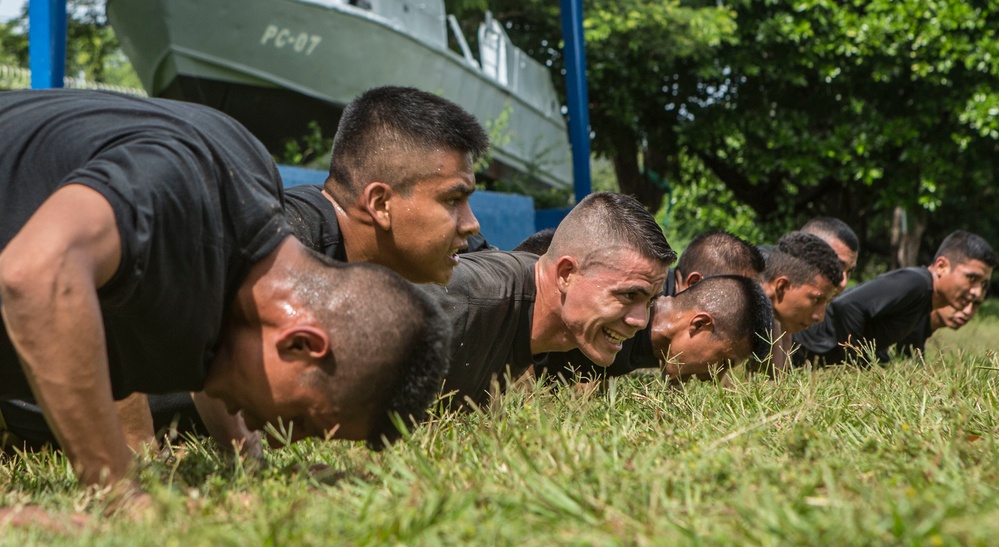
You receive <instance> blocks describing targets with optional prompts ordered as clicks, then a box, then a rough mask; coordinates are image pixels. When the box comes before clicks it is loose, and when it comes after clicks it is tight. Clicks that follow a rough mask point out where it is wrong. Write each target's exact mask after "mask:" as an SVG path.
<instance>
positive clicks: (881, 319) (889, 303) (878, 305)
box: [794, 268, 933, 363]
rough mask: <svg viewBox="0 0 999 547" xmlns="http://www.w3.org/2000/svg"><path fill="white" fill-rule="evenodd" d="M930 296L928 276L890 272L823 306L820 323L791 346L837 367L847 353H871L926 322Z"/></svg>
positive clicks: (919, 272) (923, 272)
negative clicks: (823, 311) (797, 344)
mask: <svg viewBox="0 0 999 547" xmlns="http://www.w3.org/2000/svg"><path fill="white" fill-rule="evenodd" d="M932 296H933V280H932V278H931V277H930V272H929V270H927V269H926V268H904V269H901V270H894V271H891V272H888V273H886V274H883V275H881V276H878V277H877V278H875V279H873V280H871V281H868V282H866V283H861V284H860V285H857V286H856V287H852V288H850V289H848V290H847V291H846V292H844V293H843V294H842V295H841V296H840V297H839V298H837V299H835V300H833V302H832V303H831V304H830V305H829V307H828V309H827V310H826V315H825V318H824V319H823V321H822V322H820V323H818V324H816V325H813V326H812V327H811V328H809V329H807V330H805V331H802V332H800V333H797V334H795V335H794V341H795V342H798V343H799V344H801V345H802V347H803V348H804V349H805V350H806V352H807V353H809V354H814V355H818V356H821V357H823V358H824V359H825V361H826V362H827V363H837V362H841V361H843V360H844V359H845V358H846V356H847V354H848V353H850V354H857V353H858V352H859V353H863V352H866V351H868V350H873V351H874V352H875V353H877V352H878V351H881V350H886V349H887V348H889V347H890V346H892V345H893V344H896V343H898V342H899V341H901V340H902V339H904V338H905V337H906V336H908V335H909V333H911V332H912V331H913V330H914V329H916V328H917V327H918V326H919V325H920V324H921V323H922V322H923V321H924V320H925V319H926V317H927V316H928V315H929V313H930V307H931V306H932ZM844 345H848V346H849V349H847V348H844Z"/></svg>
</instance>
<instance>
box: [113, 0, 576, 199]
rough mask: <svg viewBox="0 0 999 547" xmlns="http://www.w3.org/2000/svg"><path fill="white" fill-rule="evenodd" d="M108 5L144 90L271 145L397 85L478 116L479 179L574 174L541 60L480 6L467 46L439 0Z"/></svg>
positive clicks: (326, 129)
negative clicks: (370, 92) (485, 149)
mask: <svg viewBox="0 0 999 547" xmlns="http://www.w3.org/2000/svg"><path fill="white" fill-rule="evenodd" d="M107 16H108V21H109V22H110V24H111V25H112V27H113V28H114V30H115V33H116V34H117V36H118V39H119V40H120V42H121V45H122V49H123V50H124V51H125V53H126V55H128V57H129V59H130V60H131V62H132V65H133V66H134V67H135V70H136V72H137V73H138V75H139V78H140V80H141V81H142V85H143V87H144V88H145V89H146V91H147V92H148V93H149V95H150V96H155V97H167V98H173V99H180V100H185V101H192V102H197V103H202V104H206V105H209V106H212V107H214V108H217V109H219V110H222V111H223V112H226V113H228V114H229V115H231V116H232V117H234V118H236V119H237V120H239V121H240V122H241V123H243V124H244V125H245V126H246V127H247V128H248V129H249V130H250V131H251V132H253V133H254V134H255V135H256V136H257V137H258V138H260V139H261V141H262V142H263V143H264V144H265V146H267V147H268V149H270V150H271V151H272V153H279V152H280V150H281V149H282V148H283V147H284V146H285V144H286V143H287V141H288V140H289V139H295V138H300V137H302V136H303V135H306V134H308V133H309V124H310V122H314V123H317V124H318V125H319V127H320V128H321V130H322V133H323V135H327V136H330V135H333V134H334V132H335V129H336V124H337V122H338V121H339V116H340V113H341V112H342V109H343V107H344V105H346V104H347V103H348V102H350V100H351V99H353V98H354V97H356V96H357V95H358V94H360V93H361V92H363V91H364V90H366V89H370V88H372V87H377V86H381V85H405V86H413V87H417V88H420V89H423V90H426V91H430V92H433V93H438V94H440V95H441V96H443V97H445V98H447V99H450V100H451V101H453V102H455V103H457V104H459V105H461V106H462V107H463V108H465V109H466V110H467V111H469V112H470V113H472V114H473V115H475V116H476V118H478V119H479V121H480V122H482V123H483V124H484V125H485V126H486V127H487V128H490V137H491V138H492V141H493V143H492V152H491V155H492V162H491V165H490V166H489V167H488V168H486V169H485V170H484V173H483V175H484V176H485V177H486V178H491V179H494V180H497V179H509V177H520V178H519V180H520V181H528V182H529V183H540V184H541V187H554V188H566V187H571V185H572V165H571V159H570V149H569V140H568V134H567V131H566V123H565V119H564V117H563V114H562V106H561V104H560V103H559V101H558V96H557V95H556V93H555V88H554V85H553V84H552V80H551V74H550V71H549V70H548V69H547V68H546V67H545V66H544V65H542V64H541V63H539V62H537V61H535V60H534V59H532V58H530V57H529V56H528V55H527V54H526V53H524V52H523V51H522V50H520V49H519V48H517V47H515V46H514V45H513V44H512V43H511V41H510V38H509V37H508V36H507V34H506V32H505V30H504V28H503V25H502V24H501V23H500V22H499V21H497V20H495V19H494V18H492V17H491V15H489V14H488V13H486V14H484V19H483V21H482V23H481V24H480V25H479V29H478V35H477V38H478V40H477V43H478V49H479V51H478V53H479V55H478V57H477V58H476V57H475V56H474V55H473V54H472V52H471V48H470V47H469V45H468V42H467V41H466V39H465V37H464V36H463V34H462V32H461V29H460V27H459V25H458V23H457V20H456V19H455V18H454V16H453V15H451V16H449V15H447V14H446V13H445V10H444V4H443V1H442V0H108V2H107ZM449 37H451V38H453V40H454V43H455V44H456V50H457V51H456V50H452V49H451V48H450V47H449V46H448V41H449Z"/></svg>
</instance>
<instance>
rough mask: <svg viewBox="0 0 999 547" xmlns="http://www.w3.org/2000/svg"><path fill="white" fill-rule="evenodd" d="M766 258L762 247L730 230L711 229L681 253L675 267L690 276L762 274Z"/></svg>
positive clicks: (699, 235)
mask: <svg viewBox="0 0 999 547" xmlns="http://www.w3.org/2000/svg"><path fill="white" fill-rule="evenodd" d="M765 268H766V261H765V260H764V259H763V255H762V254H761V253H760V250H759V249H758V248H756V246H754V245H750V244H749V243H747V242H746V241H744V240H742V239H741V238H739V237H736V236H735V235H733V234H730V233H729V232H725V231H721V230H712V231H710V232H704V233H702V234H698V235H697V236H696V237H694V239H692V240H690V244H688V245H687V248H686V249H684V250H683V253H681V254H680V260H679V262H677V264H676V269H677V270H678V271H679V272H680V273H681V274H682V275H683V276H687V275H689V274H692V273H694V272H698V273H700V274H701V276H702V277H711V276H716V275H727V274H740V275H741V274H742V273H743V272H754V273H755V274H756V275H759V274H761V273H763V270H764V269H765Z"/></svg>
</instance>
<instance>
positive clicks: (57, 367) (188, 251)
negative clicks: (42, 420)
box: [0, 90, 450, 484]
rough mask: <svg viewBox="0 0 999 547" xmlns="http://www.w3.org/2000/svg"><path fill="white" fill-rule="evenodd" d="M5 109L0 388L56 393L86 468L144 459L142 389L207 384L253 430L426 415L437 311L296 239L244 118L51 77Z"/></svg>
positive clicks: (372, 426)
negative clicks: (133, 399) (125, 426)
mask: <svg viewBox="0 0 999 547" xmlns="http://www.w3.org/2000/svg"><path fill="white" fill-rule="evenodd" d="M0 126H3V127H4V132H3V134H2V137H0V141H2V142H0V145H2V146H0V148H2V149H3V150H6V151H8V153H7V154H5V155H3V156H0V196H2V199H0V310H2V318H3V326H4V328H3V330H2V336H0V399H11V398H33V399H34V400H36V401H37V402H38V403H39V405H40V406H41V407H42V409H43V410H44V412H45V416H46V418H47V420H48V422H49V424H50V425H51V426H52V428H53V430H54V432H55V434H56V437H57V438H58V440H59V441H60V443H61V445H62V448H63V450H64V451H65V452H66V455H67V456H68V458H69V460H70V462H72V464H73V466H74V469H75V470H76V472H77V475H78V477H79V478H80V480H81V482H83V483H87V484H90V483H111V482H115V481H118V480H120V479H123V478H126V477H127V476H128V473H129V468H130V462H131V453H130V451H129V449H128V447H127V446H126V442H125V438H124V435H123V432H122V428H121V426H120V421H119V417H118V415H117V414H116V412H115V405H114V399H115V398H121V397H125V396H126V395H129V394H131V393H163V392H177V391H200V390H202V389H203V390H204V391H205V393H207V394H208V395H210V396H212V397H216V398H218V399H219V400H221V401H223V402H224V404H225V406H226V407H227V408H228V409H229V411H230V412H238V411H242V412H243V415H244V416H245V417H246V420H247V422H249V423H250V424H251V425H252V426H254V427H262V426H263V425H264V424H266V423H273V424H277V422H278V421H281V422H283V424H285V426H286V427H290V428H291V433H292V437H293V438H300V437H302V436H305V435H324V434H325V433H326V432H327V431H334V430H335V436H337V437H341V438H348V439H366V440H368V441H369V442H371V443H373V444H375V445H376V446H377V445H380V444H381V439H382V437H383V436H387V437H389V438H391V436H393V435H394V433H393V431H394V427H391V428H389V426H390V425H391V423H390V422H389V420H388V417H387V415H388V413H389V412H398V413H400V414H401V415H402V416H403V417H404V418H407V416H408V415H412V416H413V417H414V418H416V419H419V417H420V416H421V415H422V413H423V412H424V408H425V406H426V405H427V404H428V403H429V401H430V399H431V398H432V396H433V393H434V389H433V388H434V387H436V386H437V385H439V384H438V382H439V379H440V377H441V376H442V373H443V367H444V363H443V361H444V359H443V354H442V348H443V346H445V345H446V344H447V341H448V340H449V334H450V329H449V326H448V325H447V324H445V323H443V322H442V321H441V316H440V310H439V308H437V307H436V305H435V304H434V303H433V302H432V301H430V300H428V299H427V298H425V297H424V296H422V295H420V294H418V293H416V292H415V291H414V290H413V289H412V286H411V285H409V284H408V283H406V282H405V281H403V280H402V279H400V278H399V277H398V276H396V275H395V274H393V273H391V272H389V271H388V270H385V269H384V268H380V267H376V266H372V265H343V264H335V263H333V262H332V261H329V260H328V259H326V258H324V257H321V256H320V255H318V254H316V253H313V252H312V251H309V250H308V249H306V248H305V247H303V246H302V244H301V243H300V242H299V241H298V240H297V239H295V238H294V237H292V236H291V235H290V234H291V231H290V229H289V227H288V225H287V222H286V220H285V219H284V217H283V214H282V210H281V187H280V177H279V176H278V174H277V169H276V167H275V166H274V163H273V161H272V160H271V159H270V156H269V155H268V154H267V152H266V150H265V149H264V148H263V146H262V145H261V144H260V143H259V142H258V141H257V140H256V139H254V138H253V137H252V136H251V135H250V134H249V133H248V132H247V131H246V130H245V129H244V128H243V127H242V126H240V125H239V124H237V123H236V122H235V121H233V120H232V119H230V118H228V117H226V116H224V115H222V114H221V113H219V112H216V111H214V110H211V109H209V108H206V107H202V106H198V105H193V104H187V103H179V102H175V101H167V100H157V99H140V98H135V97H125V96H120V95H115V94H109V93H98V92H84V91H68V90H48V91H12V92H7V93H3V94H0ZM373 294H374V295H378V297H379V299H380V301H379V302H377V303H375V302H371V301H370V300H371V298H372V296H371V295H373ZM389 303H390V304H391V305H390V306H389V305H386V304H389ZM344 315H349V316H350V317H351V321H347V322H345V321H343V320H342V317H343V316H344ZM386 324H389V325H392V336H388V337H385V336H383V337H379V340H374V335H373V334H372V333H375V332H382V331H383V330H384V329H385V328H386V327H385V325H386Z"/></svg>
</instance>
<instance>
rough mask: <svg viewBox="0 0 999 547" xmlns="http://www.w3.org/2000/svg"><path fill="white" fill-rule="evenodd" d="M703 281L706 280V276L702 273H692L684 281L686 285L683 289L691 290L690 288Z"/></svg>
mask: <svg viewBox="0 0 999 547" xmlns="http://www.w3.org/2000/svg"><path fill="white" fill-rule="evenodd" d="M702 279H704V276H703V275H701V272H690V275H688V276H687V278H686V279H685V280H684V283H686V285H684V287H683V288H685V289H689V288H690V287H692V286H694V285H696V284H698V283H699V282H700V281H701V280H702Z"/></svg>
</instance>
